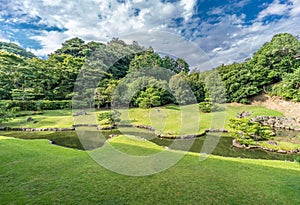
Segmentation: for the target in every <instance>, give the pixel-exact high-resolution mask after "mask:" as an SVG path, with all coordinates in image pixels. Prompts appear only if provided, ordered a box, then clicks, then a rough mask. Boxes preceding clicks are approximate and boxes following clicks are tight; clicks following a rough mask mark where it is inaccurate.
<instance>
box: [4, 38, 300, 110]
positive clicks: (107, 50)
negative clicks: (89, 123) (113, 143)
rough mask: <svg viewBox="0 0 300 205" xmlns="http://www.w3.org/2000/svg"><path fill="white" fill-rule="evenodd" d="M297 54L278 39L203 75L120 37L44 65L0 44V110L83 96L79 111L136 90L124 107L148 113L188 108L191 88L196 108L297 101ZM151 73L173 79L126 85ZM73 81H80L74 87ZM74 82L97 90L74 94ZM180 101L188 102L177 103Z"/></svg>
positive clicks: (50, 105)
mask: <svg viewBox="0 0 300 205" xmlns="http://www.w3.org/2000/svg"><path fill="white" fill-rule="evenodd" d="M299 53H300V42H299V40H298V39H297V37H295V36H293V35H291V34H287V33H283V34H277V35H275V36H274V37H273V39H272V40H271V41H270V42H267V43H265V44H264V45H263V46H262V47H261V48H260V49H259V50H258V51H257V52H256V53H254V54H253V57H252V58H249V59H246V60H245V61H244V62H242V63H233V64H230V65H222V66H219V67H217V68H215V69H213V70H211V71H205V72H201V73H200V72H196V71H193V72H190V70H189V65H188V64H187V62H186V61H185V60H184V59H181V58H178V59H175V58H171V57H169V56H160V55H159V54H158V53H156V52H155V51H154V50H153V49H152V48H151V47H150V48H144V47H142V46H140V45H139V44H138V43H137V42H132V43H131V44H126V43H125V42H124V41H122V40H119V39H117V38H113V39H112V40H111V41H110V42H108V43H107V44H103V43H98V42H88V43H85V42H84V41H83V40H82V39H79V38H73V39H70V40H67V41H65V42H64V43H63V44H62V47H61V48H60V49H58V50H56V51H55V52H53V53H52V54H49V56H48V58H47V59H39V58H37V57H35V56H34V55H33V54H32V53H30V52H27V51H26V50H24V49H22V48H20V47H19V46H17V45H15V44H11V43H0V78H1V79H0V104H1V107H6V108H7V109H10V108H13V107H15V108H17V109H58V108H64V107H68V106H70V102H71V100H72V99H75V100H76V97H79V96H80V98H81V99H82V98H84V99H86V102H87V103H86V104H85V105H81V106H89V107H90V106H96V107H105V106H110V105H111V103H112V102H118V101H119V100H120V99H118V98H123V97H126V92H127V91H128V90H137V92H135V93H134V95H133V96H131V98H130V99H125V100H127V101H128V103H130V105H131V106H137V107H153V106H160V105H164V104H169V103H175V104H180V103H183V104H187V103H193V102H194V101H193V99H189V98H191V96H190V95H186V93H187V90H188V89H189V88H190V89H191V90H192V91H193V94H194V96H195V100H196V101H197V102H203V101H209V102H218V103H225V102H241V103H249V100H248V99H249V97H251V96H254V95H257V94H259V93H261V92H267V93H268V94H270V95H276V96H281V97H283V98H284V99H286V100H293V101H300V60H297V58H296V56H297V55H298V54H299ZM150 67H151V68H159V67H163V68H166V69H167V70H169V71H170V73H171V74H170V76H169V77H168V78H167V79H166V78H165V76H162V75H163V74H160V73H156V75H155V76H154V75H153V76H151V74H150V76H148V77H147V78H146V79H145V78H143V77H140V78H137V80H135V81H134V82H131V81H130V80H128V79H130V77H128V76H130V75H134V73H136V71H137V70H139V69H141V68H150ZM78 75H80V76H82V80H81V81H80V80H79V81H78V80H77V81H76V79H77V76H78ZM95 76H98V77H95ZM99 76H101V77H100V78H99ZM99 79H100V80H99ZM75 82H76V83H79V84H78V85H77V86H87V88H96V89H92V90H91V89H81V90H76V89H75V91H74V86H76V85H75ZM80 83H81V84H80ZM184 83H186V84H187V85H188V86H184ZM187 87H189V88H187ZM170 90H171V91H174V92H173V93H172V94H171V93H170ZM113 93H115V94H113ZM178 96H186V97H183V98H180V102H179V100H178V99H179V98H178Z"/></svg>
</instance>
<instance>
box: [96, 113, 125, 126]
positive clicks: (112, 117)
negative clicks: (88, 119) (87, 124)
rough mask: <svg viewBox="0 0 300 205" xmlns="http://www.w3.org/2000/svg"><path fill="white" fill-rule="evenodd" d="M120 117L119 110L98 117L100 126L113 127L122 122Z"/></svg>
mask: <svg viewBox="0 0 300 205" xmlns="http://www.w3.org/2000/svg"><path fill="white" fill-rule="evenodd" d="M120 116H121V113H120V112H119V111H117V110H113V111H109V112H103V113H100V114H99V115H98V121H99V124H100V125H113V124H115V123H116V122H120V121H121V118H120Z"/></svg>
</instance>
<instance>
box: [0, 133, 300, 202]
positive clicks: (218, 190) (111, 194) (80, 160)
mask: <svg viewBox="0 0 300 205" xmlns="http://www.w3.org/2000/svg"><path fill="white" fill-rule="evenodd" d="M111 144H112V145H113V146H115V147H116V148H117V149H120V150H122V151H125V152H126V150H127V151H128V152H130V153H129V154H133V155H143V154H144V153H147V154H150V153H151V152H154V153H155V152H157V151H158V150H159V149H162V148H160V147H157V146H156V145H153V144H152V143H150V142H147V141H142V140H135V139H134V138H127V137H118V138H114V139H112V140H111ZM128 147H130V149H128ZM129 150H130V151H129ZM151 150H152V151H151ZM174 154H176V153H174ZM0 156H1V160H0V167H1V169H0V189H1V192H0V199H1V203H2V204H96V203H97V204H299V203H300V195H299V192H300V184H299V177H300V166H299V164H296V163H291V162H282V161H264V160H250V159H247V160H245V159H237V158H236V159H234V158H222V157H215V156H211V157H209V158H208V159H207V160H205V161H202V162H200V161H199V155H197V154H188V155H186V156H185V157H184V158H183V159H182V160H181V161H180V162H179V163H177V164H176V165H175V166H173V167H171V168H170V169H167V170H165V171H163V172H161V173H158V174H155V175H151V176H144V177H129V176H124V175H119V174H116V173H113V172H111V171H109V170H106V169H104V168H102V167H101V166H99V165H98V164H97V163H95V161H93V160H92V159H91V158H90V157H89V156H88V154H87V153H86V152H84V151H79V150H74V149H67V148H63V147H59V146H55V145H51V144H49V142H48V141H47V140H30V141H27V140H20V139H13V138H4V137H2V138H0ZM137 166H138V165H137Z"/></svg>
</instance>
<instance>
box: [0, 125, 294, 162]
mask: <svg viewBox="0 0 300 205" xmlns="http://www.w3.org/2000/svg"><path fill="white" fill-rule="evenodd" d="M95 132H97V135H99V131H89V130H85V131H83V132H81V134H80V135H79V136H80V137H78V133H77V132H75V131H70V132H1V133H0V134H1V135H3V136H8V137H16V138H21V139H48V140H50V141H51V142H52V143H53V144H56V145H60V146H65V147H69V148H75V149H85V150H91V149H95V148H99V147H101V146H102V145H103V144H104V143H105V141H106V139H107V138H109V136H110V135H118V134H120V133H121V132H122V133H123V134H129V135H135V136H139V137H142V138H145V139H147V140H149V141H152V142H153V143H155V144H157V145H159V146H164V147H169V148H171V149H174V150H184V151H187V150H188V151H191V152H196V153H200V152H202V153H203V152H205V148H206V147H207V146H209V145H211V144H213V147H212V148H209V149H208V150H210V149H211V150H212V153H211V154H214V155H220V156H225V157H241V158H253V159H280V160H290V161H293V160H294V156H293V155H288V154H278V153H273V152H267V151H264V150H260V149H250V150H246V149H240V148H235V147H232V146H231V145H232V140H233V138H231V137H230V136H228V135H224V134H223V135H222V136H221V137H220V136H218V134H207V135H206V136H203V137H199V138H197V139H178V140H174V139H173V140H172V139H160V138H157V137H155V136H154V133H153V132H150V131H146V130H141V129H136V128H134V129H133V128H122V129H121V132H120V130H110V131H102V132H101V133H102V134H100V135H101V137H95V134H96V133H95ZM278 132H279V131H278ZM289 134H290V135H289V137H293V135H296V134H298V133H293V132H289ZM208 142H212V143H211V144H210V143H208Z"/></svg>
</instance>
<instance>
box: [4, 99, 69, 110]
mask: <svg viewBox="0 0 300 205" xmlns="http://www.w3.org/2000/svg"><path fill="white" fill-rule="evenodd" d="M0 106H1V107H2V106H3V107H5V108H7V109H12V108H14V109H17V110H20V111H24V110H33V111H36V110H59V109H71V108H72V101H71V100H60V101H58V100H55V101H50V100H38V101H34V100H29V101H22V100H1V101H0Z"/></svg>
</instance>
